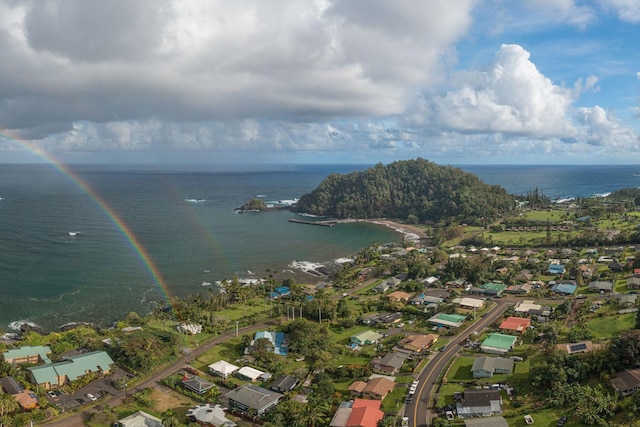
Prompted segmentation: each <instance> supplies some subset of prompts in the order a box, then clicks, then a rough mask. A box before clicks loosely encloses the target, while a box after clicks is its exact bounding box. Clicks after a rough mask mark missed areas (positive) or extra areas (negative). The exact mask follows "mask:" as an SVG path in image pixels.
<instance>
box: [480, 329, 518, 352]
mask: <svg viewBox="0 0 640 427" xmlns="http://www.w3.org/2000/svg"><path fill="white" fill-rule="evenodd" d="M516 340H517V337H514V336H511V335H504V334H499V333H493V334H491V335H489V336H488V337H487V338H486V339H485V340H484V341H482V344H481V345H480V349H481V350H482V351H484V352H485V353H494V354H505V353H507V352H508V351H509V350H512V349H513V346H514V344H515V343H516Z"/></svg>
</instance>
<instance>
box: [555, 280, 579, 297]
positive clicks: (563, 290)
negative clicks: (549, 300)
mask: <svg viewBox="0 0 640 427" xmlns="http://www.w3.org/2000/svg"><path fill="white" fill-rule="evenodd" d="M576 289H578V286H577V285H573V284H570V283H557V284H555V285H553V286H552V287H551V290H552V291H553V292H558V293H560V294H568V295H573V293H574V292H575V291H576Z"/></svg>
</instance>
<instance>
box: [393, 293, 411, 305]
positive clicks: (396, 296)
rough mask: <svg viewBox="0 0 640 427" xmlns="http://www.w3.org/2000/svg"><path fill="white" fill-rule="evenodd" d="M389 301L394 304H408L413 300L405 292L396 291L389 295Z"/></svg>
mask: <svg viewBox="0 0 640 427" xmlns="http://www.w3.org/2000/svg"><path fill="white" fill-rule="evenodd" d="M387 299H388V300H389V301H392V302H408V301H409V300H410V299H411V294H410V293H408V292H403V291H395V292H391V293H390V294H388V295H387Z"/></svg>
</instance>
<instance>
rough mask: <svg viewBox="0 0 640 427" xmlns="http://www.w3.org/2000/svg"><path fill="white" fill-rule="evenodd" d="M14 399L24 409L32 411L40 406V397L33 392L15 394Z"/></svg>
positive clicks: (25, 391) (24, 391)
mask: <svg viewBox="0 0 640 427" xmlns="http://www.w3.org/2000/svg"><path fill="white" fill-rule="evenodd" d="M13 398H14V399H15V400H16V401H17V402H18V404H19V405H20V407H22V408H23V409H31V408H35V407H36V406H38V396H36V394H35V393H34V392H32V391H31V390H22V391H21V392H19V393H16V394H14V395H13Z"/></svg>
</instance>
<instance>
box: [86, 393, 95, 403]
mask: <svg viewBox="0 0 640 427" xmlns="http://www.w3.org/2000/svg"><path fill="white" fill-rule="evenodd" d="M87 399H89V400H93V401H94V402H95V401H96V400H98V398H97V397H95V396H94V395H93V394H91V393H88V394H87Z"/></svg>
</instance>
